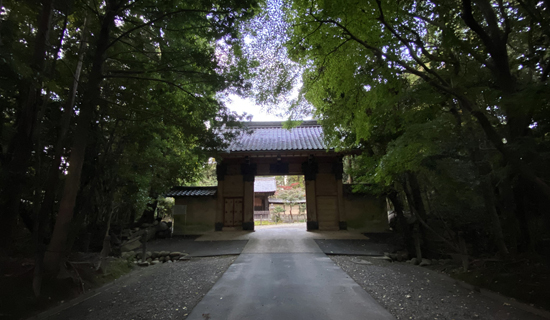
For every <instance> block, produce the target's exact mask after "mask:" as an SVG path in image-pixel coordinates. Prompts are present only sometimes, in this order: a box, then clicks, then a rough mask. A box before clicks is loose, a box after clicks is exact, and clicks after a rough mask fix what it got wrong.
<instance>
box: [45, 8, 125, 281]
mask: <svg viewBox="0 0 550 320" xmlns="http://www.w3.org/2000/svg"><path fill="white" fill-rule="evenodd" d="M117 9H118V8H117V6H116V5H115V4H114V1H107V5H106V12H105V16H104V17H103V19H102V21H101V30H100V32H99V35H98V39H97V42H96V45H97V47H96V50H95V55H94V59H93V65H92V69H91V72H90V76H89V82H88V88H87V91H86V94H85V96H84V100H83V104H82V107H81V109H80V113H79V116H78V122H77V128H76V131H75V134H74V140H73V145H72V147H71V156H70V159H69V161H70V162H69V170H68V174H67V178H66V181H65V186H64V189H63V196H62V198H61V202H60V205H59V214H58V216H57V220H56V223H55V228H54V231H53V234H52V240H51V242H50V244H49V246H48V250H47V252H46V254H45V256H44V269H45V271H46V272H48V273H56V272H57V271H58V269H59V263H60V262H61V259H62V258H63V256H64V254H65V253H66V252H65V250H66V241H67V235H68V233H69V229H70V226H71V220H72V217H73V211H74V206H75V201H76V196H77V194H78V190H79V188H80V176H81V173H82V166H83V164H84V158H85V153H86V145H87V142H88V133H89V131H90V126H91V122H92V119H93V115H94V110H95V109H96V107H97V105H98V103H99V98H100V95H101V90H100V85H101V81H102V79H103V75H102V69H103V63H104V61H105V53H106V51H107V48H108V45H109V34H110V31H111V27H112V26H113V25H114V20H115V15H116V12H117Z"/></svg>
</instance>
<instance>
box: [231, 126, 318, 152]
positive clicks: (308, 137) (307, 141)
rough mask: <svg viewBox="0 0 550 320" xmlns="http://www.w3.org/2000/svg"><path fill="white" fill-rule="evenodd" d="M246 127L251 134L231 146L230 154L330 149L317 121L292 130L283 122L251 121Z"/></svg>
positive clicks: (245, 135) (244, 134)
mask: <svg viewBox="0 0 550 320" xmlns="http://www.w3.org/2000/svg"><path fill="white" fill-rule="evenodd" d="M244 126H245V127H246V128H247V129H249V130H248V131H251V132H249V133H243V134H242V135H241V136H240V137H237V138H236V139H235V140H234V141H233V142H232V143H231V144H230V145H229V148H228V149H227V151H228V152H239V151H289V150H327V149H328V147H327V144H326V143H325V141H324V139H323V129H322V127H321V125H319V124H317V121H304V122H302V124H300V125H299V126H298V127H295V128H292V129H290V130H289V129H284V128H283V125H282V122H281V121H270V122H261V121H258V122H252V121H251V122H246V123H244Z"/></svg>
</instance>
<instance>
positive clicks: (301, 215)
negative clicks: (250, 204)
mask: <svg viewBox="0 0 550 320" xmlns="http://www.w3.org/2000/svg"><path fill="white" fill-rule="evenodd" d="M306 221H307V207H306V189H305V181H304V176H303V175H278V176H257V177H255V180H254V225H255V226H263V225H279V224H290V223H299V222H302V223H305V222H306ZM304 228H305V225H304Z"/></svg>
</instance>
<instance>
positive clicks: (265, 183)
mask: <svg viewBox="0 0 550 320" xmlns="http://www.w3.org/2000/svg"><path fill="white" fill-rule="evenodd" d="M276 190H277V183H276V182H275V177H256V178H255V179H254V192H275V191H276Z"/></svg>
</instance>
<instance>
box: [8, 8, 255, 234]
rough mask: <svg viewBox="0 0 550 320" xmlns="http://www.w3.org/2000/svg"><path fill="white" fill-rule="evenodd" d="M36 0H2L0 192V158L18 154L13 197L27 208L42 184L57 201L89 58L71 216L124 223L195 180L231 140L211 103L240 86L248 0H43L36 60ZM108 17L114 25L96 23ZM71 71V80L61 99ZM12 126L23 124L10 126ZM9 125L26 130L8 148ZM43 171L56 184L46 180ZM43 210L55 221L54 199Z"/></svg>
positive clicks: (12, 163)
mask: <svg viewBox="0 0 550 320" xmlns="http://www.w3.org/2000/svg"><path fill="white" fill-rule="evenodd" d="M46 3H48V1H44V2H41V3H34V2H32V3H31V2H23V3H21V2H19V1H11V0H7V1H3V2H2V13H1V15H0V19H1V21H0V23H1V24H0V43H1V45H0V69H2V73H1V74H0V143H1V146H0V150H1V154H0V160H1V162H0V164H1V166H2V184H1V185H0V190H1V191H2V192H3V191H4V190H7V188H9V187H10V186H8V183H7V181H8V180H7V179H5V176H7V173H6V170H4V168H7V167H16V166H17V162H18V161H19V160H17V159H22V158H23V159H26V160H25V162H24V164H23V165H22V166H21V168H18V170H19V171H20V172H21V173H22V177H19V179H17V181H19V182H20V183H21V188H20V190H22V191H21V194H19V195H17V196H18V197H21V199H22V200H23V202H22V203H25V204H28V206H26V207H25V208H24V209H25V210H27V211H28V210H37V211H38V210H39V209H40V206H41V203H40V202H41V201H43V199H42V198H41V197H40V196H38V197H37V196H36V195H40V194H45V193H47V194H52V193H53V194H55V203H59V199H60V198H61V196H62V192H61V190H63V183H64V182H65V177H66V170H67V168H68V167H69V163H70V160H71V159H70V153H69V151H70V149H71V146H72V142H73V138H74V134H75V132H76V123H77V122H78V121H79V118H80V115H81V114H82V112H81V111H82V110H83V109H82V108H84V107H85V106H86V105H87V103H88V102H89V101H86V98H85V97H87V96H88V94H89V93H90V92H92V91H94V90H96V89H97V86H96V85H94V84H93V80H94V79H93V75H94V68H97V67H98V66H99V67H100V69H101V72H100V73H101V74H100V77H101V79H100V80H99V97H98V99H97V104H95V101H94V105H92V107H93V110H94V114H93V120H92V121H91V123H90V124H89V125H90V126H91V129H90V133H89V136H88V139H87V140H88V141H87V144H86V156H85V163H84V166H83V170H82V175H81V177H80V183H81V185H80V188H79V195H78V197H77V203H76V207H75V211H76V214H75V216H79V217H81V219H82V220H83V221H85V222H86V223H88V224H96V223H97V224H103V223H106V221H107V219H108V217H109V214H110V213H111V212H112V213H114V214H113V219H112V222H113V223H120V224H126V223H129V222H132V220H133V219H135V218H136V217H139V215H140V213H141V212H142V211H143V210H144V209H145V208H146V206H147V204H150V203H153V202H154V201H156V200H157V199H158V197H159V196H161V195H162V194H163V193H164V192H166V191H168V190H169V189H170V188H171V187H172V186H174V185H186V184H191V183H193V182H195V181H198V180H200V178H201V176H202V174H203V171H204V169H205V168H208V170H210V171H212V170H213V169H212V164H211V163H209V157H211V156H212V155H213V153H215V151H216V150H219V149H221V148H223V147H224V146H225V143H226V142H227V140H228V139H230V138H231V135H227V134H222V133H220V132H222V131H221V130H220V128H221V127H223V126H225V125H226V124H230V123H234V122H235V121H237V120H239V119H240V116H239V115H237V114H235V113H233V112H231V111H230V110H228V109H227V108H226V107H225V106H224V105H223V103H222V102H221V99H220V98H221V95H222V92H226V91H234V92H240V93H243V94H244V92H245V91H246V90H248V89H249V88H248V87H247V86H246V85H245V83H244V81H245V79H246V77H247V66H248V64H249V63H248V60H247V59H246V58H245V57H244V56H243V53H242V50H241V46H242V38H241V35H240V30H241V29H242V28H241V26H242V23H243V22H245V21H246V20H248V19H250V18H251V17H253V16H254V15H255V14H256V13H258V12H259V8H258V3H257V1H255V0H247V1H232V0H229V1H227V0H220V1H218V0H212V1H201V2H196V1H187V0H169V1H157V0H142V1H127V0H109V1H104V2H93V1H77V2H74V1H68V2H66V3H65V2H64V3H63V4H61V3H58V1H54V7H53V8H52V10H51V16H52V20H51V23H50V25H49V28H46V29H47V30H46V31H49V32H48V37H47V39H45V43H46V44H47V45H46V49H45V53H46V55H45V58H44V59H43V64H44V67H43V70H38V69H39V68H38V67H37V66H35V64H34V63H33V59H34V56H33V50H34V49H35V45H37V43H39V42H40V41H41V40H40V39H36V32H37V28H39V26H40V24H39V20H38V18H37V17H40V15H41V12H42V10H47V9H46V8H47V7H46V5H45V4H46ZM109 16H114V23H107V20H106V19H107V17H109ZM105 30H108V31H109V33H108V34H109V36H108V37H107V38H105V36H104V35H105V34H106V33H105ZM101 41H107V42H108V43H107V49H106V51H105V52H98V51H97V50H98V48H100V43H101ZM82 46H84V47H83V50H81V49H80V48H81V47H82ZM79 59H82V61H79ZM80 63H81V64H82V66H81V71H79V67H78V66H79V64H80ZM37 68H38V69H37ZM74 77H80V81H79V82H78V86H77V87H76V88H74V92H75V95H74V102H73V101H72V100H73V97H72V95H71V92H73V82H74ZM29 84H33V85H35V86H37V88H38V89H37V95H36V96H37V99H36V102H34V103H30V104H27V105H25V104H24V101H25V99H26V97H27V96H28V90H27V88H28V87H29ZM25 108H26V109H25ZM67 110H68V112H66V115H64V111H67ZM67 114H68V121H66V120H65V119H66V118H67ZM23 125H27V126H28V127H29V128H31V129H30V130H31V132H28V131H24V130H20V128H23ZM79 125H80V124H79ZM18 130H19V131H18ZM64 131H66V132H67V134H66V135H63V134H62V133H63V132H64ZM18 132H19V133H21V132H22V134H20V136H24V135H26V136H25V139H26V140H25V143H26V142H28V145H25V148H27V146H28V148H27V149H23V148H21V147H19V145H21V143H20V141H21V140H17V139H16V138H17V134H18ZM18 148H19V149H18ZM18 150H19V151H21V152H19V151H18ZM18 152H19V153H18ZM57 153H59V154H60V156H61V159H62V160H61V165H60V166H59V165H56V159H59V157H57V156H56V154H57ZM17 157H19V158H17ZM56 157H57V158H56ZM21 163H23V162H21ZM58 166H59V168H58ZM52 171H53V172H54V173H56V172H57V174H58V177H59V183H57V181H53V180H51V179H49V176H50V175H49V172H52ZM210 174H211V173H210ZM213 177H214V179H215V176H213ZM213 177H212V176H210V177H209V178H208V179H209V181H212V179H213ZM52 181H53V182H52ZM2 205H3V203H2ZM168 206H169V205H167V204H166V203H161V207H160V208H159V209H160V210H161V211H162V210H165V209H166V208H167V207H168ZM47 211H48V215H50V216H51V219H52V220H55V217H56V212H57V208H55V205H54V206H53V208H51V209H48V210H47ZM12 214H14V213H12ZM31 216H34V214H33V215H31ZM42 219H43V220H44V221H48V220H49V217H45V218H42Z"/></svg>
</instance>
